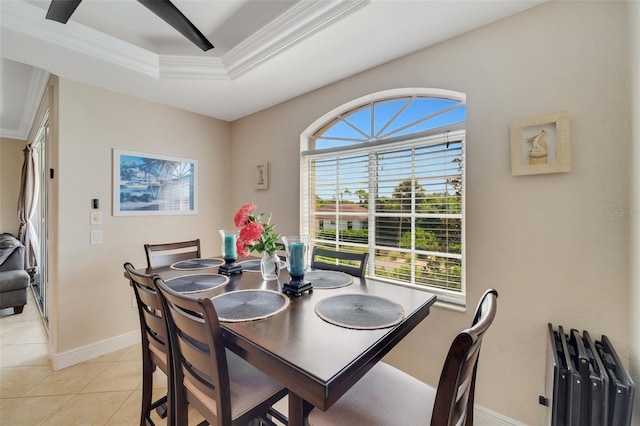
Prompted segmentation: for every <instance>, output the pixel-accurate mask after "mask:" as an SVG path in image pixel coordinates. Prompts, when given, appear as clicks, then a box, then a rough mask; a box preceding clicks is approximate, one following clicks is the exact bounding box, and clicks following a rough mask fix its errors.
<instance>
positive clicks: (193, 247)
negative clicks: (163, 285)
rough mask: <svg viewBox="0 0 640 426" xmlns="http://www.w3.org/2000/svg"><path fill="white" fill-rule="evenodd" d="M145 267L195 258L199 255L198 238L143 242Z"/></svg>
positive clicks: (166, 264)
mask: <svg viewBox="0 0 640 426" xmlns="http://www.w3.org/2000/svg"><path fill="white" fill-rule="evenodd" d="M144 252H145V254H146V255H147V268H159V267H161V266H169V265H172V264H174V263H176V262H180V261H182V260H189V259H196V258H199V257H200V256H201V253H200V239H197V240H191V241H181V242H177V243H164V244H145V245H144Z"/></svg>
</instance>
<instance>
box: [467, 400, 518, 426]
mask: <svg viewBox="0 0 640 426" xmlns="http://www.w3.org/2000/svg"><path fill="white" fill-rule="evenodd" d="M473 424H474V425H476V426H526V425H525V424H524V423H520V422H518V421H516V420H513V419H510V418H509V417H507V416H503V415H502V414H498V413H496V412H495V411H491V410H489V409H488V408H484V407H482V406H480V405H477V404H475V405H474V406H473Z"/></svg>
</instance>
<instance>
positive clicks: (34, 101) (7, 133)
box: [0, 68, 50, 141]
mask: <svg viewBox="0 0 640 426" xmlns="http://www.w3.org/2000/svg"><path fill="white" fill-rule="evenodd" d="M49 76H50V74H49V73H48V72H47V71H45V70H43V69H40V68H33V70H32V71H31V77H30V78H29V88H28V92H27V94H26V96H25V102H24V108H23V112H22V117H21V118H20V124H19V128H17V129H8V128H4V127H3V128H0V137H3V138H10V139H19V140H24V141H26V140H27V139H28V138H29V132H30V131H31V127H32V126H33V122H34V120H35V118H36V114H37V113H38V108H39V107H40V102H42V96H43V95H44V91H45V90H46V89H47V83H48V82H49Z"/></svg>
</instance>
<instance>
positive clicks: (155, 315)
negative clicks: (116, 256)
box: [124, 262, 172, 424]
mask: <svg viewBox="0 0 640 426" xmlns="http://www.w3.org/2000/svg"><path fill="white" fill-rule="evenodd" d="M124 269H125V271H126V272H127V274H128V275H129V279H130V283H131V286H132V287H133V291H134V294H135V297H136V304H137V307H138V315H139V317H140V331H141V334H142V342H141V346H142V415H141V420H140V424H147V422H146V420H145V419H146V418H147V417H149V415H150V412H151V410H153V409H154V408H157V407H158V406H160V405H162V404H165V403H166V402H167V397H164V398H161V399H160V400H158V401H156V402H152V401H151V394H152V389H153V371H154V370H155V367H156V366H157V367H158V368H160V370H162V371H163V372H164V373H165V374H166V375H167V380H168V386H167V389H169V392H170V391H171V389H172V386H171V368H170V364H171V360H170V356H171V354H170V350H169V337H168V333H167V325H166V323H165V320H164V318H163V316H162V303H161V299H160V296H159V295H158V291H157V289H156V286H155V284H154V283H153V279H154V276H153V275H146V274H140V273H138V272H136V270H135V268H134V266H133V265H132V264H131V263H129V262H127V263H125V264H124ZM169 405H170V404H169ZM170 410H171V407H169V411H170Z"/></svg>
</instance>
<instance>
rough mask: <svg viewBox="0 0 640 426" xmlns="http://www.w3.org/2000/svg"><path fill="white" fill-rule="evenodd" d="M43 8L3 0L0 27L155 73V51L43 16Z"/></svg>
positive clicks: (133, 68)
mask: <svg viewBox="0 0 640 426" xmlns="http://www.w3.org/2000/svg"><path fill="white" fill-rule="evenodd" d="M45 15H46V12H45V11H44V10H43V9H40V8H39V7H37V6H34V5H31V4H28V3H25V2H23V1H11V2H3V4H2V20H1V21H0V27H2V28H8V29H11V30H13V31H15V32H19V33H23V34H26V35H28V36H31V37H34V38H36V39H40V40H43V41H46V42H48V43H53V44H56V45H59V46H62V47H64V48H66V49H69V50H73V51H76V52H78V53H81V54H84V55H89V56H93V57H96V58H99V59H102V60H106V61H109V62H112V63H115V64H117V65H120V66H122V67H124V68H128V69H131V70H134V71H137V72H140V73H142V74H146V75H150V76H152V77H158V75H159V72H158V55H156V54H155V53H152V52H149V51H148V50H146V49H142V48H140V47H137V46H134V45H132V44H130V43H126V42H123V41H122V40H120V39H117V38H115V37H111V36H109V35H107V34H103V33H101V32H99V31H96V30H94V29H91V28H89V27H86V26H84V25H81V24H78V23H77V22H73V21H69V22H68V23H66V24H61V23H59V22H54V21H50V20H47V19H46V17H45Z"/></svg>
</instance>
